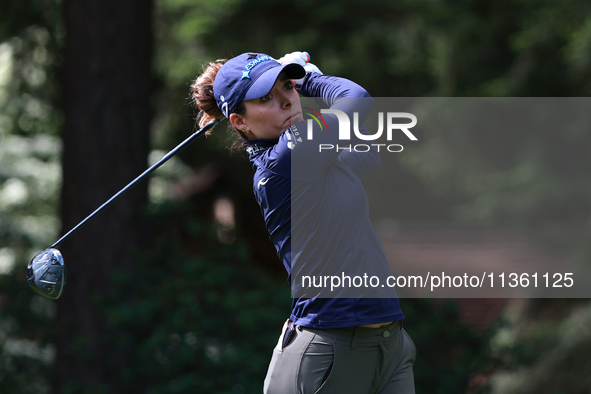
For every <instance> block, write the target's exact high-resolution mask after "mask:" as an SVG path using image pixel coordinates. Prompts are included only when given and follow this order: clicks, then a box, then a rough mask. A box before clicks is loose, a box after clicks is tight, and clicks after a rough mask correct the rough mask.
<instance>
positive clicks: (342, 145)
mask: <svg viewBox="0 0 591 394" xmlns="http://www.w3.org/2000/svg"><path fill="white" fill-rule="evenodd" d="M303 110H304V111H303V113H304V116H305V117H307V118H308V119H307V123H306V125H307V130H306V133H305V135H306V138H307V139H308V140H309V141H313V140H314V122H315V123H316V124H317V125H318V128H319V129H320V131H321V132H325V131H328V125H327V122H326V120H325V119H324V117H323V116H322V114H333V115H335V116H336V118H337V121H338V125H339V134H338V136H339V143H338V144H328V143H320V144H319V145H318V150H319V152H322V151H326V150H333V151H334V150H336V151H342V150H352V151H355V152H368V151H369V150H371V149H372V148H373V149H377V151H378V152H380V151H387V152H402V150H403V149H404V147H403V146H402V145H401V144H393V143H391V144H390V143H388V144H386V143H377V140H378V139H379V138H381V137H382V135H384V131H385V134H386V140H387V141H388V142H392V140H393V138H394V135H395V132H396V133H397V132H402V133H403V134H404V135H405V136H406V137H407V138H408V139H409V140H411V141H418V139H417V137H415V135H414V134H413V133H412V132H411V131H410V129H411V128H413V127H414V126H416V124H417V117H416V116H415V115H413V114H411V113H409V112H386V113H384V112H378V130H377V131H376V132H375V133H373V134H368V133H369V131H366V133H362V132H361V131H360V125H359V114H358V113H357V112H354V113H353V123H352V126H353V127H351V120H350V119H349V116H348V115H347V114H346V113H345V112H343V111H340V110H337V109H321V110H320V113H319V112H318V111H315V110H313V109H311V108H308V107H304V108H303ZM404 119H407V120H410V123H408V122H407V123H404V121H403V120H404ZM401 120H402V121H401ZM384 123H385V125H384ZM317 130H318V129H317ZM351 130H353V134H354V140H355V141H359V140H361V141H367V143H355V144H353V143H352V142H351V141H352V139H353V138H352V135H351ZM366 130H367V129H366ZM293 132H294V134H296V135H298V136H300V135H301V134H303V133H301V134H300V133H299V130H297V128H295V127H293ZM369 141H373V143H370V142H369ZM347 142H349V143H348V144H347Z"/></svg>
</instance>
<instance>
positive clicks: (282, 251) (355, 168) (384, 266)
mask: <svg viewBox="0 0 591 394" xmlns="http://www.w3.org/2000/svg"><path fill="white" fill-rule="evenodd" d="M299 91H300V94H302V95H303V96H305V97H316V98H320V99H321V101H322V102H323V105H324V106H327V107H329V109H331V110H334V109H337V110H340V111H343V112H344V113H346V114H347V115H348V116H349V119H351V120H352V119H353V112H357V113H358V117H359V119H360V122H362V121H363V120H364V119H365V117H367V115H368V114H369V111H370V110H371V107H372V104H373V100H372V99H371V98H370V96H369V94H368V93H367V92H366V91H365V89H363V88H362V87H361V86H359V85H357V84H355V83H353V82H351V81H349V80H346V79H343V78H338V77H331V76H326V75H321V74H317V73H309V74H307V75H306V77H305V79H304V81H303V83H302V86H301V87H300V89H299ZM323 118H324V120H325V121H326V126H327V127H323V128H322V130H321V128H320V126H319V125H318V124H316V123H315V122H312V124H311V126H312V127H313V130H312V131H313V133H312V134H313V139H312V140H309V139H308V138H307V137H308V133H307V130H308V129H307V127H309V126H310V125H308V123H307V121H302V122H299V123H297V124H295V125H293V126H292V127H290V128H289V129H287V130H286V131H285V132H283V133H282V135H281V136H280V137H279V139H278V140H250V141H247V142H246V143H245V146H246V150H247V152H248V154H249V159H250V161H251V162H252V164H253V167H254V170H255V174H254V177H253V191H254V194H255V197H256V200H257V202H258V203H259V205H260V208H261V212H262V214H263V217H264V220H265V224H266V226H267V229H268V231H269V235H270V239H271V241H272V242H273V244H274V245H275V248H276V250H277V255H278V256H279V258H280V259H281V261H282V262H283V265H284V266H285V268H286V270H287V273H288V277H289V278H290V282H291V287H292V297H293V302H292V311H291V316H290V318H291V320H293V321H294V322H295V324H297V325H301V326H304V327H310V328H321V329H325V328H339V327H349V326H358V325H365V324H375V323H382V322H387V321H396V320H401V319H403V318H404V316H403V313H402V310H401V309H400V303H399V301H398V298H397V297H396V293H395V291H394V289H392V288H387V287H386V288H383V287H381V284H385V283H386V279H387V276H388V275H390V271H389V267H388V261H387V258H386V255H385V253H384V250H383V247H382V245H381V243H380V241H379V239H378V237H377V235H376V233H375V231H374V229H373V227H372V225H371V223H370V221H369V217H368V212H369V206H368V201H367V196H366V194H365V190H364V188H363V185H362V184H361V180H360V179H362V178H363V177H365V176H366V175H368V174H369V173H371V172H372V171H373V169H375V168H376V167H377V166H378V165H379V163H380V158H379V153H378V152H377V151H376V150H374V149H372V150H370V151H368V152H356V151H355V150H353V149H351V150H346V149H336V148H335V149H323V150H320V149H319V146H320V144H325V145H324V146H329V145H332V146H334V147H336V146H338V145H339V144H340V145H343V144H345V145H349V144H350V143H351V142H355V141H354V140H353V141H339V139H338V138H339V134H338V130H339V124H338V118H337V116H336V115H334V114H330V113H324V114H323ZM352 135H354V134H353V133H352ZM357 141H359V140H357ZM363 275H366V278H367V276H378V277H379V279H380V281H381V282H380V283H381V284H380V287H378V288H377V289H376V288H371V287H369V286H365V287H364V286H361V287H355V286H352V285H349V287H347V286H345V283H343V287H339V288H334V287H331V283H332V284H335V283H336V279H332V280H330V279H329V282H328V283H327V282H326V279H327V278H332V277H333V276H334V277H339V279H344V278H345V277H349V278H354V277H355V276H357V277H361V276H363ZM304 277H308V278H310V280H308V281H307V282H305V281H303V278H304ZM312 278H313V279H314V280H315V281H314V282H313V283H314V285H317V284H319V283H320V281H321V280H324V282H323V286H321V288H318V287H315V286H314V285H313V286H310V283H312V282H311V279H312ZM366 283H367V280H366ZM374 283H375V282H374ZM380 291H382V292H381V293H380Z"/></svg>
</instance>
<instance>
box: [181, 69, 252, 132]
mask: <svg viewBox="0 0 591 394" xmlns="http://www.w3.org/2000/svg"><path fill="white" fill-rule="evenodd" d="M227 61H228V60H227V59H220V60H216V61H215V62H212V63H209V64H208V65H207V66H205V67H204V69H203V73H202V74H201V75H200V76H198V77H197V78H196V79H195V81H194V82H193V83H192V84H191V102H192V104H193V105H194V106H195V108H196V109H198V110H199V114H198V115H197V122H198V125H199V128H201V127H203V126H205V125H206V124H207V123H209V122H211V121H212V120H214V119H221V118H223V117H224V114H222V111H220V109H219V108H218V106H217V103H216V101H215V97H214V95H213V81H214V80H215V76H216V75H217V73H218V71H219V70H220V68H222V66H223V65H224V63H226V62H227ZM233 112H234V113H238V114H241V115H242V114H244V112H246V107H245V106H244V104H242V103H240V104H239V105H238V107H237V108H236V109H235V110H234V111H233ZM228 124H229V125H230V129H231V130H233V131H235V132H237V134H238V135H239V136H240V139H241V140H242V141H246V140H247V138H246V136H245V135H244V133H243V132H242V131H240V130H237V129H236V128H235V127H234V126H232V124H231V123H230V122H228ZM210 133H211V130H209V131H208V132H206V133H205V134H206V135H209V134H210Z"/></svg>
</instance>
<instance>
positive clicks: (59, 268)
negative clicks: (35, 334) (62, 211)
mask: <svg viewBox="0 0 591 394" xmlns="http://www.w3.org/2000/svg"><path fill="white" fill-rule="evenodd" d="M220 120H221V119H215V120H212V121H211V122H209V123H208V124H206V125H205V126H203V127H202V128H201V129H199V130H197V131H196V132H195V133H193V134H191V135H190V136H189V137H188V138H187V139H185V140H184V141H183V142H181V143H180V144H179V145H177V146H176V147H175V148H174V149H172V150H171V151H170V152H168V153H167V154H166V155H165V156H164V157H163V158H162V159H160V160H158V162H157V163H155V164H153V165H152V166H151V167H150V168H148V169H147V170H146V171H144V172H143V173H141V174H140V175H139V176H138V177H137V178H135V179H134V180H133V181H131V182H130V183H129V184H128V185H127V186H125V187H124V188H123V189H121V190H120V191H119V192H117V193H116V194H115V195H114V196H113V197H111V198H110V199H109V200H107V201H106V202H105V203H104V204H103V205H101V206H100V207H98V208H97V209H96V210H95V211H94V212H92V213H91V214H90V215H88V216H87V217H86V218H85V219H83V220H82V221H81V222H80V223H78V224H77V225H76V226H75V227H74V228H72V229H71V230H70V231H68V232H67V233H66V234H64V235H63V236H62V237H61V238H60V239H58V240H57V241H55V242H54V243H53V245H51V246H50V247H49V248H47V249H45V250H44V251H42V252H40V253H38V254H37V255H36V256H35V257H33V259H32V260H31V262H30V263H29V264H28V265H27V280H28V282H29V285H30V286H31V287H32V288H33V290H35V291H36V292H37V293H39V294H41V295H42V296H45V297H48V298H51V299H54V300H56V299H58V298H59V297H60V296H61V295H62V292H63V289H64V286H65V284H66V266H65V264H64V258H63V256H62V254H61V252H60V251H59V250H57V249H55V247H56V246H57V245H59V244H60V243H61V242H63V241H64V240H65V239H66V238H68V237H69V236H70V235H72V233H74V232H75V231H76V230H78V229H79V228H80V227H82V226H83V225H84V224H85V223H86V222H88V221H89V220H90V219H91V218H92V217H93V216H95V215H96V214H97V213H99V212H100V211H102V210H103V209H104V208H105V207H106V206H107V205H109V204H111V203H112V202H113V201H115V200H116V199H117V198H119V197H121V195H122V194H123V193H125V192H126V191H128V190H129V189H131V188H132V187H133V186H135V185H136V184H137V183H138V182H139V181H141V180H142V179H144V178H145V177H146V176H147V175H148V174H150V173H151V172H153V171H154V170H156V169H157V168H158V167H160V166H161V165H162V164H164V163H166V162H167V161H168V160H169V159H170V158H171V157H172V156H174V155H176V154H177V153H178V152H180V151H181V150H182V149H183V148H185V147H186V146H187V145H189V144H190V143H191V142H193V141H194V140H195V139H197V138H198V137H200V136H201V135H203V134H205V132H207V131H208V130H210V129H212V128H213V127H215V125H217V124H218V123H219V122H220Z"/></svg>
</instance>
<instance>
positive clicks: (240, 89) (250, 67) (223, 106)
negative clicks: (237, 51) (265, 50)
mask: <svg viewBox="0 0 591 394" xmlns="http://www.w3.org/2000/svg"><path fill="white" fill-rule="evenodd" d="M282 71H285V73H286V74H287V76H288V77H289V78H290V79H300V78H303V77H304V76H305V75H306V71H305V70H304V68H303V67H302V66H300V65H299V64H295V63H290V64H283V65H282V64H280V63H279V62H278V61H277V60H275V59H273V58H272V57H271V56H268V55H264V54H262V53H250V52H247V53H243V54H242V55H239V56H236V57H235V58H232V59H230V60H228V61H227V62H226V63H225V64H224V65H223V66H222V68H220V70H219V71H218V73H217V75H216V77H215V81H214V83H213V94H214V96H215V100H216V103H217V105H218V107H219V109H220V110H221V111H222V113H223V114H224V116H225V117H226V118H228V117H229V116H230V113H232V111H233V110H234V109H235V108H236V106H238V104H240V102H242V101H244V100H253V99H257V98H261V97H263V96H265V95H266V94H267V93H269V92H270V91H271V89H272V88H273V85H275V81H276V80H277V77H278V76H279V74H280V73H281V72H282Z"/></svg>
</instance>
